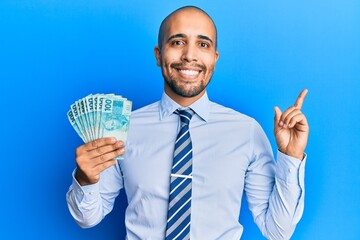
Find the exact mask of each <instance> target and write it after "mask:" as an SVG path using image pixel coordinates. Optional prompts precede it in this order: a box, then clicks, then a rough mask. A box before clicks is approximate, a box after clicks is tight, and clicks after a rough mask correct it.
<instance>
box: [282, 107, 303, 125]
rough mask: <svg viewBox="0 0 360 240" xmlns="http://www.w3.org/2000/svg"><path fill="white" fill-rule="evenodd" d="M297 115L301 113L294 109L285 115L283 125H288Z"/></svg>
mask: <svg viewBox="0 0 360 240" xmlns="http://www.w3.org/2000/svg"><path fill="white" fill-rule="evenodd" d="M299 113H301V111H300V110H299V109H296V108H294V109H293V110H292V111H290V112H289V113H288V114H287V115H286V117H285V118H284V125H286V126H288V125H289V123H290V121H291V119H292V118H293V117H294V116H295V115H297V114H299Z"/></svg>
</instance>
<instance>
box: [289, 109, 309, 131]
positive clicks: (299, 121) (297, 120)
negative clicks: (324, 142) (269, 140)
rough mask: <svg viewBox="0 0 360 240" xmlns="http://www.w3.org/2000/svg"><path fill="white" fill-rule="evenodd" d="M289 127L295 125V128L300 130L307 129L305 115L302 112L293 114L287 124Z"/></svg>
mask: <svg viewBox="0 0 360 240" xmlns="http://www.w3.org/2000/svg"><path fill="white" fill-rule="evenodd" d="M288 127H289V128H293V127H296V129H297V130H300V131H306V130H308V124H307V120H306V117H305V115H304V114H303V113H301V112H300V113H298V114H296V115H294V116H293V117H292V118H291V120H290V122H289V124H288Z"/></svg>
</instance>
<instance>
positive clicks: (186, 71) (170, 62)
mask: <svg viewBox="0 0 360 240" xmlns="http://www.w3.org/2000/svg"><path fill="white" fill-rule="evenodd" d="M215 41H216V31H215V27H214V25H213V23H212V21H211V19H209V18H208V17H207V16H206V15H205V14H203V13H202V12H199V11H197V10H193V9H187V10H183V11H179V12H177V13H175V14H174V15H172V16H171V17H170V18H169V20H168V22H167V24H166V26H165V31H164V38H163V41H162V49H160V48H159V47H156V48H155V56H156V60H157V64H158V66H160V67H161V69H162V74H163V77H164V80H165V92H166V93H167V94H168V95H169V96H170V97H172V98H173V99H179V98H193V97H195V98H196V99H198V98H199V97H201V96H202V95H203V94H204V93H205V88H206V86H207V84H208V83H209V82H210V79H211V76H212V74H213V71H214V68H215V63H216V61H217V59H218V57H219V53H218V52H217V51H216V47H215V44H216V43H215Z"/></svg>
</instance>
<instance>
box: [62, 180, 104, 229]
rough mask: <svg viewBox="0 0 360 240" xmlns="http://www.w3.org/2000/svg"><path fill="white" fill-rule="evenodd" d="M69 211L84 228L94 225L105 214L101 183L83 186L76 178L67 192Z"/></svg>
mask: <svg viewBox="0 0 360 240" xmlns="http://www.w3.org/2000/svg"><path fill="white" fill-rule="evenodd" d="M66 201H67V204H68V208H69V211H70V213H71V215H72V216H73V218H74V220H75V221H76V222H77V223H78V224H79V226H81V227H82V228H89V227H93V226H95V225H96V224H98V223H99V222H100V221H101V220H102V219H103V218H104V216H105V214H104V212H103V206H102V205H103V204H102V199H101V197H100V193H99V183H97V184H93V185H88V186H85V187H81V186H80V185H79V184H78V183H77V182H76V180H75V179H74V181H73V183H72V185H71V186H70V189H69V191H68V192H67V194H66Z"/></svg>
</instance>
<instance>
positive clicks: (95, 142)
mask: <svg viewBox="0 0 360 240" xmlns="http://www.w3.org/2000/svg"><path fill="white" fill-rule="evenodd" d="M91 146H92V147H94V148H97V146H98V140H97V139H96V140H94V141H92V142H91Z"/></svg>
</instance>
